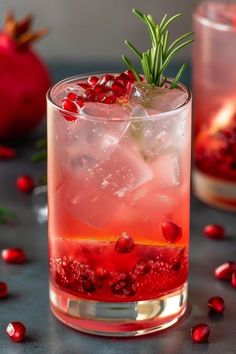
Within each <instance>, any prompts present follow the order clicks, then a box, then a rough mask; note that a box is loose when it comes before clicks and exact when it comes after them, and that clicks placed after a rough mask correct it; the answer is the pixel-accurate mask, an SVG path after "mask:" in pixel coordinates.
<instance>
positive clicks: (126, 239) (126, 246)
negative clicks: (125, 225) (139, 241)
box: [115, 233, 134, 253]
mask: <svg viewBox="0 0 236 354" xmlns="http://www.w3.org/2000/svg"><path fill="white" fill-rule="evenodd" d="M133 248H134V241H133V239H132V237H130V236H129V235H127V234H126V233H123V234H122V236H121V237H119V238H118V240H117V241H116V244H115V250H116V251H117V252H119V253H128V252H130V251H132V249H133Z"/></svg>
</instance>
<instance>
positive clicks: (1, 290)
mask: <svg viewBox="0 0 236 354" xmlns="http://www.w3.org/2000/svg"><path fill="white" fill-rule="evenodd" d="M7 294H8V287H7V284H6V283H5V282H3V281H1V282H0V299H3V298H4V297H6V296H7Z"/></svg>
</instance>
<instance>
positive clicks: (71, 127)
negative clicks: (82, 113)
mask: <svg viewBox="0 0 236 354" xmlns="http://www.w3.org/2000/svg"><path fill="white" fill-rule="evenodd" d="M129 124H130V123H129V121H122V120H121V121H118V120H117V121H111V120H109V119H107V120H103V119H102V120H99V119H95V120H89V119H80V118H79V119H77V120H76V121H75V122H73V123H70V124H67V125H66V128H65V127H64V126H62V129H63V130H62V131H61V132H60V141H61V144H62V146H63V149H64V150H65V152H64V154H65V153H66V156H65V158H64V159H62V160H63V161H64V163H65V165H66V166H69V168H72V169H73V171H74V173H79V174H80V173H82V172H83V173H87V171H88V169H92V168H94V167H95V166H96V165H97V164H99V163H100V162H101V161H103V160H105V159H106V158H108V157H109V156H110V155H111V154H112V153H113V152H114V150H115V149H116V148H117V145H118V144H119V142H120V140H121V139H122V138H123V136H124V135H125V132H126V130H127V129H128V127H129ZM62 153H63V152H62Z"/></svg>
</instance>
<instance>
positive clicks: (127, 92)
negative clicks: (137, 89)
mask: <svg viewBox="0 0 236 354" xmlns="http://www.w3.org/2000/svg"><path fill="white" fill-rule="evenodd" d="M131 88H132V82H131V81H128V82H127V83H126V85H125V89H126V94H127V95H129V93H130V91H131Z"/></svg>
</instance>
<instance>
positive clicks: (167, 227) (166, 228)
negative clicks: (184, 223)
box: [161, 221, 182, 243]
mask: <svg viewBox="0 0 236 354" xmlns="http://www.w3.org/2000/svg"><path fill="white" fill-rule="evenodd" d="M161 229H162V233H163V236H164V237H165V239H166V241H168V242H170V243H174V242H177V241H178V240H179V239H180V238H181V237H182V229H181V227H179V226H178V225H176V224H174V223H173V222H171V221H170V222H163V223H162V224H161Z"/></svg>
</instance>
